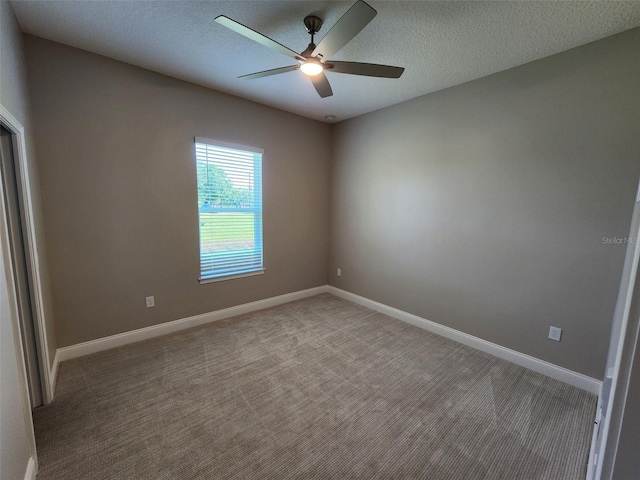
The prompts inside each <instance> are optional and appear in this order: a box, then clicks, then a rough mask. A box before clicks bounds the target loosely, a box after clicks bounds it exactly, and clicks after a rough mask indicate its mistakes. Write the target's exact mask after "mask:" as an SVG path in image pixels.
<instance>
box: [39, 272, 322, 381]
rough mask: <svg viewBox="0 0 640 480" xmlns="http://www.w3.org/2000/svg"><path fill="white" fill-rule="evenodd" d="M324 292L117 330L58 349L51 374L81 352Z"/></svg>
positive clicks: (315, 290) (303, 292)
mask: <svg viewBox="0 0 640 480" xmlns="http://www.w3.org/2000/svg"><path fill="white" fill-rule="evenodd" d="M326 292H327V286H326V285H322V286H320V287H314V288H309V289H307V290H300V291H297V292H292V293H286V294H284V295H279V296H277V297H271V298H266V299H264V300H258V301H256V302H251V303H245V304H242V305H238V306H235V307H230V308H225V309H223V310H216V311H214V312H209V313H203V314H201V315H195V316H193V317H187V318H182V319H180V320H174V321H172V322H166V323H161V324H160V325H153V326H151V327H145V328H140V329H138V330H133V331H131V332H125V333H119V334H117V335H111V336H109V337H104V338H99V339H97V340H91V341H89V342H83V343H78V344H76V345H71V346H69V347H62V348H58V350H57V352H56V356H55V359H54V362H53V363H54V365H53V367H52V376H53V373H54V372H53V369H54V368H55V369H56V371H55V374H56V375H57V373H58V372H57V368H58V367H57V365H58V363H59V362H64V361H65V360H70V359H72V358H77V357H82V356H84V355H89V354H91V353H96V352H101V351H103V350H109V349H111V348H115V347H121V346H123V345H128V344H130V343H135V342H140V341H142V340H148V339H150V338H154V337H159V336H162V335H167V334H168V333H173V332H178V331H180V330H186V329H187V328H193V327H197V326H200V325H204V324H206V323H211V322H215V321H217V320H223V319H225V318H229V317H235V316H236V315H242V314H245V313H250V312H255V311H257V310H263V309H265V308H270V307H275V306H276V305H281V304H283V303H289V302H293V301H294V300H300V299H302V298H306V297H312V296H314V295H319V294H321V293H326ZM54 378H55V377H54ZM54 381H55V380H54Z"/></svg>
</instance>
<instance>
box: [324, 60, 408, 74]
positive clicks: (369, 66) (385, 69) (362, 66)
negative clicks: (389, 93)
mask: <svg viewBox="0 0 640 480" xmlns="http://www.w3.org/2000/svg"><path fill="white" fill-rule="evenodd" d="M326 65H327V66H328V67H330V68H327V71H328V72H335V73H349V74H351V75H365V76H367V77H382V78H400V75H402V72H404V68H402V67H392V66H391V65H378V64H376V63H360V62H327V63H326Z"/></svg>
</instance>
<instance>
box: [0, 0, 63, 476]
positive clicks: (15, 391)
mask: <svg viewBox="0 0 640 480" xmlns="http://www.w3.org/2000/svg"><path fill="white" fill-rule="evenodd" d="M25 85H26V78H25V68H24V59H23V49H22V39H21V34H20V30H19V28H18V23H17V21H16V18H15V16H14V14H13V10H12V9H11V6H10V5H9V3H8V2H7V1H4V0H2V1H0V103H1V104H2V105H3V106H4V107H5V108H6V109H7V110H9V111H10V112H11V114H12V115H13V116H14V117H16V119H17V120H18V121H20V122H21V123H22V125H23V126H24V127H25V129H26V133H27V138H29V137H28V135H29V129H28V126H29V114H28V99H27V92H26V90H25ZM29 153H33V151H31V152H29ZM30 158H33V157H32V156H31V157H30ZM0 241H2V245H0V247H1V249H0V478H3V479H4V478H6V479H12V478H24V474H25V471H26V468H27V462H28V460H29V457H30V455H31V454H30V449H29V436H30V435H32V432H33V430H32V427H31V426H30V425H25V421H24V419H25V416H24V410H23V408H24V406H25V402H24V400H25V399H24V398H23V395H26V391H23V388H24V387H25V385H24V384H22V383H21V382H20V376H19V375H20V372H21V368H23V359H22V358H21V356H20V355H19V354H18V351H19V350H17V348H18V347H19V343H17V342H16V341H15V340H18V338H19V337H18V336H17V332H15V331H14V326H15V325H13V322H12V319H11V317H10V311H9V288H8V273H9V271H10V270H9V268H10V267H9V265H8V259H7V258H5V257H4V255H3V254H2V253H4V252H5V251H6V252H7V253H8V245H5V244H4V236H2V238H0ZM14 320H15V321H16V322H17V319H14ZM53 341H55V340H53ZM54 346H55V343H54Z"/></svg>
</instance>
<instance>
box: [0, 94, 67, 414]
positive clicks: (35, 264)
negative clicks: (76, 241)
mask: <svg viewBox="0 0 640 480" xmlns="http://www.w3.org/2000/svg"><path fill="white" fill-rule="evenodd" d="M0 122H2V124H3V125H4V127H5V128H6V129H7V130H9V131H10V132H11V133H12V134H13V135H15V140H16V141H15V143H14V145H15V146H16V147H17V148H16V149H15V151H14V152H13V154H14V162H15V167H16V168H15V170H16V180H17V182H18V184H19V186H20V190H21V192H22V193H21V197H22V198H21V199H20V200H21V202H22V205H23V207H24V211H22V215H24V223H25V225H26V231H25V232H23V233H24V247H25V250H26V253H27V257H28V259H27V269H28V270H29V272H28V273H29V276H30V278H31V279H32V285H31V290H32V291H31V295H32V296H33V303H34V305H35V309H34V311H33V312H32V315H33V328H34V331H35V337H36V351H37V352H38V367H39V370H40V378H41V382H40V383H41V384H42V400H43V403H44V405H48V404H49V403H51V402H52V401H53V396H54V389H55V379H54V377H53V375H52V371H51V365H52V363H51V355H50V352H49V345H48V343H47V337H46V314H45V311H46V310H45V308H44V298H43V295H42V277H41V274H40V264H39V258H40V256H39V255H38V244H37V241H36V235H35V231H36V230H35V222H34V214H33V202H32V196H31V182H30V179H29V169H28V166H27V148H26V143H25V135H24V127H23V126H22V124H21V123H20V122H19V121H18V120H17V119H16V118H15V117H14V116H13V115H12V114H11V113H10V112H9V111H8V110H7V109H6V108H5V107H4V106H3V105H2V104H0ZM0 183H1V182H0ZM0 205H1V206H2V213H1V215H2V229H1V231H0V234H1V235H2V240H3V242H6V245H7V248H8V247H9V231H8V222H7V218H6V210H5V204H4V192H3V187H2V185H0ZM3 254H4V252H3ZM5 260H8V261H7V263H6V264H5V266H6V269H7V270H10V271H7V279H8V280H11V285H10V288H11V291H10V292H9V293H10V303H11V305H10V309H11V311H12V317H15V318H12V321H14V322H16V321H17V322H18V325H14V329H16V328H17V330H15V331H17V332H21V328H20V325H19V323H20V322H19V320H18V316H17V315H18V313H17V312H18V310H17V297H16V291H15V279H14V276H13V263H14V262H13V258H12V257H11V254H10V252H9V255H8V257H7V256H6V255H5ZM21 335H22V334H21ZM19 351H20V352H21V354H22V356H23V358H22V359H21V361H22V363H23V364H24V352H23V349H22V342H20V350H19ZM25 375H26V372H25ZM29 405H30V404H29ZM28 411H29V415H30V414H31V411H30V408H29V409H28ZM29 422H31V419H30V420H29Z"/></svg>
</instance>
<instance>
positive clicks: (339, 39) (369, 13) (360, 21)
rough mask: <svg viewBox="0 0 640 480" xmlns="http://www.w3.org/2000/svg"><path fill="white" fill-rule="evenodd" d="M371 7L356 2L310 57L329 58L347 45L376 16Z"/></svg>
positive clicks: (361, 2)
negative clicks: (320, 56)
mask: <svg viewBox="0 0 640 480" xmlns="http://www.w3.org/2000/svg"><path fill="white" fill-rule="evenodd" d="M377 13H378V12H376V11H375V10H374V9H373V8H372V7H371V6H369V5H367V4H366V3H365V2H363V1H362V0H358V1H357V2H356V3H355V4H354V5H353V6H352V7H351V8H350V9H349V10H347V13H345V14H344V15H343V16H342V17H341V18H340V20H338V21H337V22H336V24H335V25H334V26H333V27H331V30H329V32H328V33H327V34H326V35H325V36H324V38H323V39H322V40H321V41H320V43H319V44H318V46H317V47H316V48H315V49H314V50H313V52H312V53H311V56H312V57H315V56H316V55H322V57H323V58H325V59H326V58H331V57H332V56H333V54H334V53H336V52H337V51H338V50H340V49H341V48H342V47H344V46H345V45H346V44H347V43H349V42H350V41H351V40H352V39H353V37H355V36H356V35H357V34H358V33H360V30H362V29H363V28H364V27H366V26H367V24H368V23H369V22H370V21H371V20H373V18H374V17H375V16H376V15H377Z"/></svg>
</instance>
